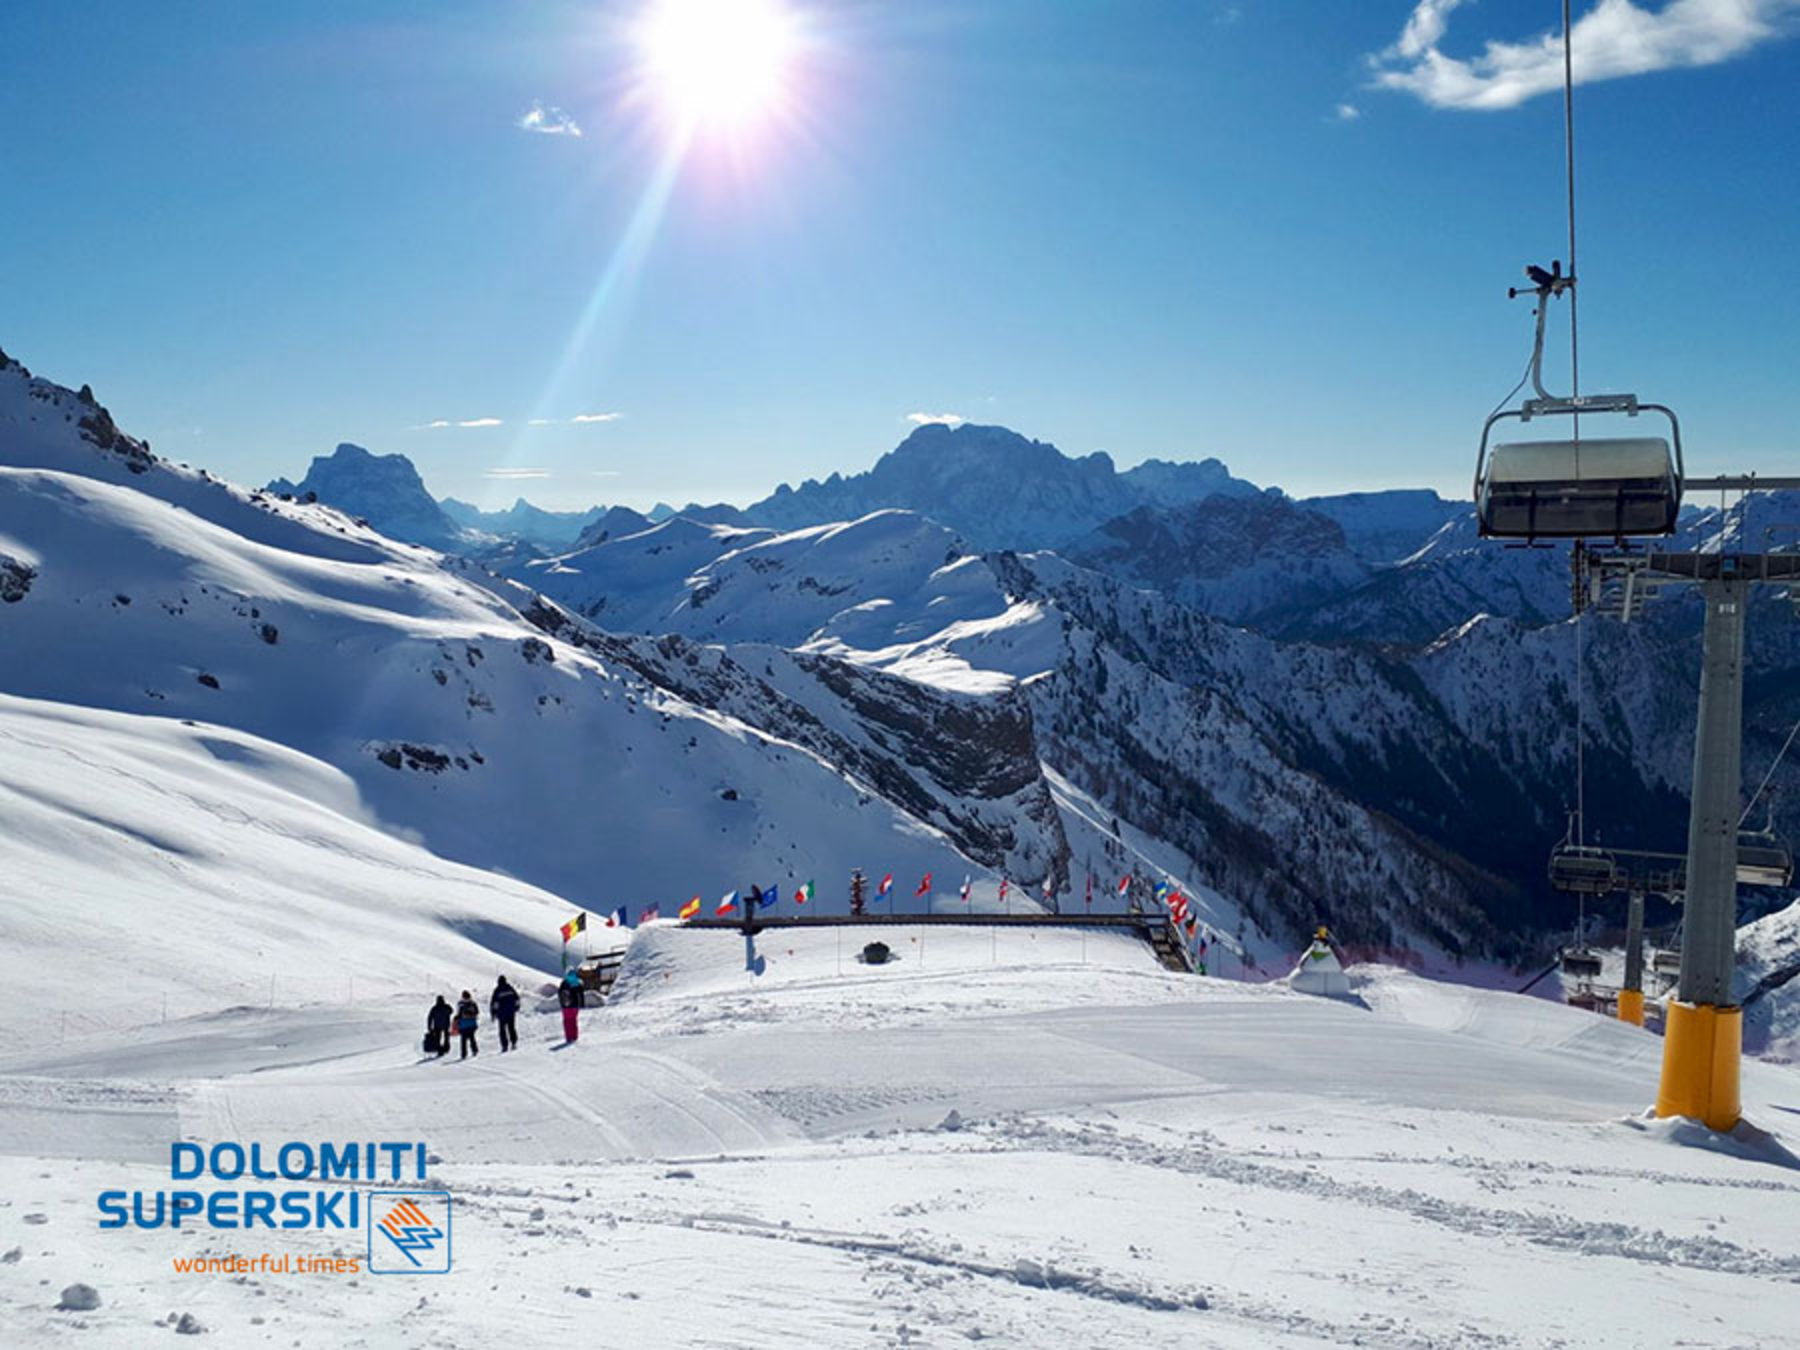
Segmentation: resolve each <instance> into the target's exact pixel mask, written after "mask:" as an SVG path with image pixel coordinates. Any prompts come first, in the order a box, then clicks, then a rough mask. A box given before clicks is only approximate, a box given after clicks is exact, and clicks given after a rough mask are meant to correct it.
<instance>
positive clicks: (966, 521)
mask: <svg viewBox="0 0 1800 1350" xmlns="http://www.w3.org/2000/svg"><path fill="white" fill-rule="evenodd" d="M1134 475H1135V476H1134ZM1256 491H1258V489H1257V488H1256V487H1255V486H1254V485H1252V484H1249V483H1244V482H1242V481H1240V480H1238V479H1235V478H1232V477H1231V475H1230V474H1229V473H1228V472H1227V471H1226V470H1225V467H1224V466H1223V465H1222V464H1219V462H1218V461H1217V460H1207V461H1204V462H1203V463H1199V464H1183V465H1172V464H1166V463H1162V462H1160V461H1152V462H1151V463H1149V464H1147V465H1142V466H1140V467H1139V469H1137V470H1133V471H1131V472H1128V473H1124V474H1121V473H1119V472H1118V471H1117V470H1115V469H1114V467H1113V461H1112V458H1111V457H1110V456H1109V455H1107V454H1105V453H1104V452H1103V451H1095V452H1094V453H1093V454H1090V455H1085V456H1083V457H1081V458H1079V459H1071V458H1070V457H1069V456H1067V455H1064V454H1063V453H1062V451H1060V450H1058V449H1057V448H1056V447H1055V446H1054V445H1050V444H1048V443H1046V442H1043V441H1034V440H1030V439H1028V438H1026V437H1024V436H1021V435H1019V433H1017V432H1016V431H1009V430H1008V429H1006V428H1005V427H994V426H978V425H976V424H974V423H963V424H962V425H960V426H955V427H950V426H944V425H941V424H936V423H933V424H930V425H927V426H922V427H919V428H918V429H917V430H916V431H914V432H913V433H912V434H911V435H910V436H908V437H907V438H906V439H905V440H904V441H902V442H901V443H900V444H899V445H898V446H896V447H895V448H894V449H893V450H890V451H889V452H888V453H887V454H885V455H883V456H882V457H881V458H880V459H879V460H877V461H876V463H875V466H874V467H873V468H872V469H869V470H868V471H867V472H864V473H859V474H852V475H849V476H848V477H846V476H844V475H841V474H835V473H834V474H832V475H831V476H830V477H829V478H827V479H826V480H825V481H824V482H822V483H821V482H818V481H816V480H813V479H808V480H807V481H806V482H805V483H803V484H801V485H800V487H798V488H791V487H789V486H788V485H787V484H785V483H783V484H782V485H781V486H780V487H778V488H777V489H776V490H775V492H774V494H773V495H771V496H769V497H765V498H764V499H763V500H762V501H760V502H757V503H756V504H755V505H753V506H750V507H747V508H746V509H745V511H744V521H745V522H747V523H750V524H756V525H768V526H773V527H774V528H776V529H783V530H791V529H797V528H800V527H802V526H807V525H824V524H830V523H833V522H837V521H845V520H855V519H857V518H859V517H862V516H865V515H868V514H869V513H871V512H874V511H881V510H887V509H896V508H897V509H901V510H907V511H914V512H917V513H918V514H920V515H923V516H929V517H930V518H931V519H933V520H935V521H938V522H939V523H941V524H944V525H948V526H949V527H950V528H951V529H953V530H956V531H957V532H959V533H960V534H962V535H963V536H965V537H966V538H968V539H969V540H970V541H971V542H972V543H973V544H975V545H976V546H978V547H981V548H1019V549H1036V548H1054V547H1057V546H1060V545H1062V544H1064V543H1067V542H1068V541H1070V540H1072V539H1078V538H1080V537H1081V536H1082V535H1084V534H1087V533H1088V532H1089V531H1090V530H1093V529H1095V528H1097V527H1098V526H1100V525H1101V524H1103V523H1104V522H1106V521H1108V520H1111V519H1113V518H1114V517H1115V516H1122V515H1125V514H1126V513H1128V512H1130V511H1132V510H1135V509H1136V508H1137V507H1139V506H1143V505H1150V504H1167V503H1169V502H1172V501H1177V500H1193V499H1196V498H1198V497H1201V496H1210V495H1215V494H1221V493H1222V494H1225V495H1248V494H1251V493H1255V492H1256ZM1183 494H1188V495H1186V496H1183Z"/></svg>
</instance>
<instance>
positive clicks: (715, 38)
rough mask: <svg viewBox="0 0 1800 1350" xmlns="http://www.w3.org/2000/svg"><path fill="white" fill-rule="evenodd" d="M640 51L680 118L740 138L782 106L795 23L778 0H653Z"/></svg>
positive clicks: (648, 75) (652, 82) (662, 97)
mask: <svg viewBox="0 0 1800 1350" xmlns="http://www.w3.org/2000/svg"><path fill="white" fill-rule="evenodd" d="M638 46H639V50H640V52H641V54H642V58H643V63H644V77H645V81H646V83H647V84H648V85H649V87H650V88H651V89H652V90H653V91H654V93H655V95H656V97H657V98H658V99H659V101H661V102H662V103H663V104H664V105H665V106H666V107H667V109H668V110H669V111H670V112H671V113H672V114H674V115H675V117H676V118H678V119H679V120H680V121H681V122H682V123H683V124H685V125H688V126H690V127H694V128H704V127H711V128H714V129H720V130H726V131H737V130H742V129H745V128H747V127H748V126H749V125H750V124H751V123H754V122H756V121H758V120H760V119H762V118H764V117H767V116H769V115H770V114H771V113H773V112H775V111H777V109H778V108H779V106H780V104H781V103H782V101H783V97H784V95H785V94H786V92H787V80H788V75H789V68H790V65H791V63H792V61H793V57H794V51H795V46H796V35H795V21H794V16H793V14H792V12H791V11H789V10H787V9H786V8H785V7H783V6H782V5H781V4H780V3H778V0H653V2H652V4H651V6H650V8H649V11H648V12H647V13H646V15H645V16H644V20H643V24H642V26H641V28H640V30H639V33H638Z"/></svg>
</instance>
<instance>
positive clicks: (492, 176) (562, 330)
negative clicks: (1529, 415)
mask: <svg viewBox="0 0 1800 1350" xmlns="http://www.w3.org/2000/svg"><path fill="white" fill-rule="evenodd" d="M763 2H765V3H768V2H772V0H763ZM650 3H652V0H632V3H623V4H621V3H606V4H600V3H589V4H566V3H554V4H553V3H494V4H486V5H474V4H459V3H435V4H434V3H411V4H397V3H385V2H384V0H355V2H354V3H336V4H333V3H308V4H305V5H245V4H241V3H171V4H168V5H161V4H158V5H149V4H141V3H131V4H119V5H103V4H93V5H84V6H70V5H65V4H60V3H35V2H34V0H11V3H9V4H7V5H5V6H4V7H0V126H3V127H4V128H5V135H4V136H0V346H4V347H5V349H6V350H7V351H8V352H9V353H11V354H13V355H15V356H18V357H20V358H21V359H23V360H24V361H26V362H27V364H29V365H30V366H32V368H33V369H34V371H36V372H38V373H41V374H44V375H47V376H49V377H51V378H53V379H57V380H59V381H61V382H64V383H69V384H80V383H82V382H83V381H88V382H91V383H92V384H93V385H94V387H95V389H96V391H97V392H98V393H99V395H100V396H101V398H102V399H103V400H104V401H105V402H106V403H107V404H108V405H109V406H110V407H111V408H112V409H113V412H114V413H115V415H116V416H117V417H118V418H119V420H120V423H121V425H123V426H125V427H127V428H128V429H130V430H133V431H136V432H139V433H140V434H145V435H148V436H149V437H150V438H151V439H152V442H153V444H154V446H155V448H157V449H159V450H161V451H163V452H165V453H168V454H171V455H173V456H175V457H176V458H179V459H185V460H189V461H191V462H195V463H203V464H206V465H208V466H210V467H212V468H214V469H216V470H218V471H220V472H222V473H224V474H226V475H227V476H230V477H233V478H236V479H239V480H241V481H246V482H260V481H263V480H265V479H267V478H270V477H272V476H275V475H277V474H286V475H290V476H297V475H298V473H299V472H300V471H302V470H303V469H304V467H305V464H306V461H307V460H308V459H309V458H310V457H311V456H312V455H314V454H318V453H322V452H325V451H328V450H329V448H330V447H331V446H332V445H333V444H335V443H336V442H338V441H340V440H353V441H357V442H359V443H361V444H364V445H367V446H368V447H370V448H371V449H373V450H377V451H391V450H399V451H403V452H405V453H406V454H407V455H409V456H410V457H411V458H412V459H413V460H414V462H415V463H416V464H418V466H419V468H420V470H421V472H422V473H423V474H424V475H425V478H426V481H427V483H428V484H429V485H430V486H431V488H432V489H433V490H434V491H435V492H437V493H438V494H439V495H447V494H450V495H456V496H459V497H464V498H468V499H472V500H475V501H478V502H482V503H484V504H493V503H499V502H505V501H510V500H511V499H512V497H513V496H515V495H518V494H520V493H523V494H524V495H527V496H529V497H530V498H531V499H532V500H534V501H537V502H539V503H541V504H545V505H554V506H563V507H573V506H578V505H585V504H587V503H590V502H595V501H602V502H614V501H623V502H626V503H628V504H632V505H637V506H648V505H649V504H650V503H651V502H653V501H655V500H657V499H668V500H671V501H677V502H679V501H685V500H688V499H694V498H698V499H701V500H708V501H711V500H718V499H730V500H739V501H747V500H750V499H752V498H754V497H757V496H760V495H762V494H763V493H765V492H766V491H768V490H769V489H770V488H771V487H773V486H774V484H775V483H777V482H778V481H782V480H788V481H798V480H799V479H801V478H803V477H808V476H823V475H824V474H826V473H828V472H830V471H832V470H834V469H836V470H843V471H854V470H857V469H861V468H864V467H866V466H867V465H868V464H870V463H872V462H873V461H874V459H875V458H876V457H877V456H878V455H879V454H880V453H881V452H883V451H885V450H887V449H889V448H891V447H892V446H893V445H894V444H895V443H896V442H897V441H899V440H900V439H901V438H902V437H903V436H904V435H905V434H906V432H907V431H908V430H909V429H910V423H909V421H908V418H909V415H910V414H948V415H957V416H961V417H965V418H969V419H972V420H975V421H982V422H998V423H1002V424H1005V425H1007V426H1011V427H1013V428H1015V429H1017V430H1019V431H1022V432H1024V433H1026V434H1028V435H1031V436H1035V437H1038V438H1039V439H1043V440H1049V441H1053V442H1055V443H1056V444H1057V445H1059V446H1061V447H1062V448H1063V449H1064V450H1065V451H1068V452H1069V453H1073V454H1080V453H1086V452H1088V451H1091V450H1096V449H1104V450H1106V451H1108V452H1109V453H1111V454H1112V455H1113V456H1114V458H1115V459H1116V460H1117V461H1118V462H1119V463H1120V465H1121V466H1122V467H1123V466H1126V465H1129V464H1132V463H1135V462H1137V461H1139V460H1141V459H1144V458H1147V457H1150V456H1160V457H1163V458H1198V457H1201V456H1206V455H1217V456H1219V457H1220V458H1222V459H1224V460H1225V461H1226V462H1227V463H1229V464H1230V465H1231V467H1232V468H1233V470H1234V471H1236V472H1237V473H1239V474H1241V475H1243V476H1247V477H1250V478H1253V479H1255V480H1257V481H1259V482H1263V483H1278V484H1280V485H1282V486H1284V487H1286V488H1288V489H1289V490H1290V491H1294V492H1296V493H1305V492H1314V491H1335V490H1344V489H1349V488H1355V487H1383V486H1395V485H1415V484H1417V485H1430V486H1435V487H1438V488H1440V489H1442V490H1444V491H1446V492H1456V493H1466V490H1467V480H1468V477H1469V471H1470V468H1471V463H1472V458H1473V444H1474V438H1475V436H1476V433H1477V432H1478V430H1479V425H1480V421H1481V418H1482V417H1483V416H1484V415H1485V413H1486V412H1487V410H1488V408H1489V407H1490V406H1491V405H1492V404H1493V403H1494V401H1495V400H1496V399H1498V398H1499V397H1500V395H1501V394H1502V393H1504V392H1505V390H1506V389H1507V388H1508V387H1509V386H1510V385H1511V384H1512V382H1513V380H1514V379H1515V378H1516V377H1517V375H1518V372H1519V370H1520V367H1521V365H1522V363H1523V360H1524V357H1525V354H1526V347H1527V344H1528V341H1529V311H1528V307H1527V305H1526V302H1524V301H1514V302H1511V303H1509V302H1508V301H1507V300H1506V299H1505V288H1506V287H1507V286H1508V285H1510V284H1512V283H1513V281H1514V280H1515V279H1517V278H1518V274H1519V268H1520V267H1521V265H1522V264H1523V263H1525V262H1527V261H1547V260H1548V259H1549V258H1551V257H1553V256H1560V255H1561V254H1562V253H1563V252H1564V249H1563V243H1562V240H1563V231H1564V217H1563V212H1564V203H1563V197H1562V160H1561V155H1562V146H1561V106H1560V99H1559V98H1558V97H1557V96H1556V95H1555V94H1554V93H1551V94H1540V93H1539V92H1538V91H1539V90H1541V89H1542V88H1544V87H1545V57H1546V53H1548V54H1549V56H1550V57H1552V58H1554V63H1555V64H1558V65H1559V62H1560V57H1559V56H1557V55H1556V53H1555V51H1554V50H1552V48H1550V47H1544V46H1541V45H1538V46H1534V45H1533V44H1534V42H1535V41H1536V40H1537V39H1541V38H1542V37H1543V36H1544V35H1545V34H1546V33H1547V32H1548V31H1549V27H1550V24H1551V23H1552V22H1553V20H1554V19H1555V17H1556V15H1555V11H1556V9H1557V6H1556V5H1555V4H1554V3H1553V2H1546V0H1531V3H1523V2H1522V0H1482V2H1481V3H1479V4H1477V3H1473V0H1469V2H1468V3H1463V2H1462V0H1358V3H1355V4H1346V3H1343V2H1342V0H1311V2H1310V3H1309V2H1306V0H1289V2H1288V3H1276V2H1275V0H1265V2H1261V3H1259V0H1237V3H1213V2H1212V0H1058V2H1057V3H1054V4H1053V3H1048V2H1047V0H954V2H951V0H909V3H906V4H898V3H874V2H873V0H860V2H839V3H832V2H829V0H820V2H819V3H811V4H802V3H800V0H794V3H792V4H791V5H789V6H788V7H787V8H788V9H789V10H791V11H792V14H791V16H790V22H791V24H792V25H793V29H792V31H793V32H794V33H795V34H797V37H796V41H795V49H794V51H793V52H792V53H791V54H790V55H789V57H788V59H787V62H786V65H785V74H784V76H783V90H784V92H783V95H782V99H781V106H780V107H779V109H778V110H776V111H775V112H772V113H769V114H767V115H764V116H761V117H756V118H750V119H746V121H745V123H744V124H742V125H737V124H734V125H732V126H730V127H721V126H716V125H709V126H708V127H705V128H703V129H702V130H701V131H700V132H698V133H696V134H695V135H693V136H691V137H689V138H688V140H687V143H686V146H685V149H682V148H681V147H680V146H679V145H678V144H677V142H678V140H679V138H678V137H677V135H676V134H675V133H674V132H673V131H672V129H671V118H670V116H669V115H668V114H667V110H666V108H665V107H663V106H662V105H660V104H659V103H658V101H657V97H656V94H657V92H658V91H657V90H656V89H654V88H649V89H646V83H647V78H646V77H645V75H644V64H645V58H644V55H643V52H642V49H641V46H640V44H639V43H638V42H637V41H636V39H635V37H634V35H635V33H636V32H637V31H638V29H637V27H636V25H638V24H639V23H640V22H641V20H642V18H643V14H644V11H645V9H646V6H647V5H648V4H650ZM1593 10H1594V5H1593V4H1592V3H1591V0H1582V2H1580V3H1577V6H1576V13H1577V16H1578V18H1582V19H1583V21H1584V23H1585V24H1586V25H1587V26H1586V27H1585V28H1583V29H1582V30H1580V31H1579V32H1578V37H1577V44H1576V55H1577V61H1578V64H1581V65H1583V66H1584V73H1585V74H1589V75H1592V76H1593V77H1594V78H1593V79H1592V80H1591V81H1590V82H1586V83H1584V84H1583V85H1582V87H1581V89H1580V90H1579V91H1578V100H1577V117H1578V128H1577V133H1578V141H1579V150H1580V168H1581V175H1582V176H1581V183H1580V192H1581V212H1582V216H1581V219H1582V235H1581V276H1582V290H1583V296H1582V309H1581V316H1582V338H1583V385H1584V387H1585V388H1586V389H1588V390H1590V391H1593V390H1599V389H1603V388H1615V389H1617V388H1625V389H1633V390H1635V391H1637V392H1639V393H1640V394H1643V395H1645V396H1647V397H1655V398H1658V399H1661V400H1663V401H1665V402H1668V403H1671V404H1672V405H1674V406H1675V407H1676V408H1677V410H1678V411H1680V412H1681V414H1682V416H1683V421H1684V429H1685V431H1686V433H1687V439H1688V444H1689V461H1690V467H1691V468H1701V469H1738V468H1751V467H1754V468H1759V469H1761V470H1763V471H1765V472H1774V471H1784V472H1788V473H1795V472H1800V437H1797V436H1796V423H1797V422H1800V387H1796V386H1795V384H1794V380H1793V369H1794V364H1795V358H1796V355H1797V354H1800V306H1796V305H1795V303H1794V296H1795V295H1796V294H1800V249H1797V248H1796V247H1795V241H1796V237H1797V229H1800V227H1797V226H1796V222H1800V173H1796V172H1795V167H1794V166H1795V165H1796V163H1800V41H1796V40H1795V39H1794V37H1793V36H1792V35H1793V34H1794V32H1795V30H1796V29H1797V28H1800V4H1796V3H1795V0H1671V3H1667V4H1664V3H1662V2H1661V0H1638V3H1636V4H1631V3H1626V0H1608V3H1606V4H1604V5H1602V6H1601V8H1600V11H1599V12H1598V13H1597V14H1596V13H1593V12H1592V11H1593ZM1493 43H1498V44H1502V45H1498V46H1490V45H1489V44H1493ZM649 83H654V82H653V81H649ZM534 109H535V110H537V111H536V112H535V114H534ZM574 128H579V130H580V134H579V135H576V134H572V133H573V129H574ZM558 129H560V131H561V134H551V133H552V132H554V131H557V130H558ZM1555 369H1556V371H1557V376H1556V378H1555V379H1553V380H1552V383H1553V385H1560V384H1561V383H1562V380H1561V366H1560V364H1559V365H1557V366H1556V367H1555ZM576 418H587V419H590V420H585V421H576V420H574V419H576ZM534 422H536V423H538V425H533V423H534ZM433 423H445V424H447V425H441V426H433V425H432V424H433ZM459 423H479V424H481V425H472V426H463V425H458V424H459Z"/></svg>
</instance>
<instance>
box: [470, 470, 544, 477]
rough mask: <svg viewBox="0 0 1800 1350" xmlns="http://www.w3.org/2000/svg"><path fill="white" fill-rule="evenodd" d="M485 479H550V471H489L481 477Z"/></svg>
mask: <svg viewBox="0 0 1800 1350" xmlns="http://www.w3.org/2000/svg"><path fill="white" fill-rule="evenodd" d="M481 476H482V477H483V478H548V477H549V476H550V470H548V469H502V468H494V469H488V470H486V471H485V472H483V473H482V475H481Z"/></svg>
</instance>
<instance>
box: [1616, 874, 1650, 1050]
mask: <svg viewBox="0 0 1800 1350" xmlns="http://www.w3.org/2000/svg"><path fill="white" fill-rule="evenodd" d="M1619 1020H1620V1021H1621V1022H1629V1023H1631V1024H1632V1025H1633V1026H1638V1027H1641V1026H1643V1025H1644V893H1643V892H1642V891H1633V892H1632V893H1631V895H1630V898H1629V899H1627V901H1626V902H1625V987H1624V988H1623V989H1621V990H1619Z"/></svg>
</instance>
